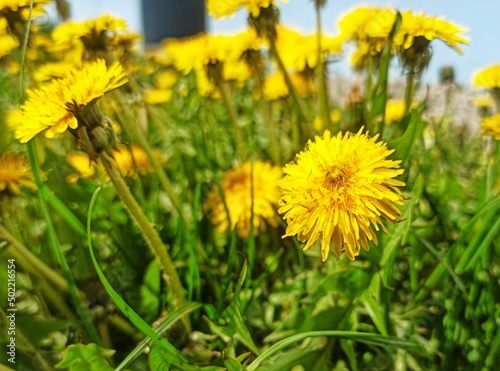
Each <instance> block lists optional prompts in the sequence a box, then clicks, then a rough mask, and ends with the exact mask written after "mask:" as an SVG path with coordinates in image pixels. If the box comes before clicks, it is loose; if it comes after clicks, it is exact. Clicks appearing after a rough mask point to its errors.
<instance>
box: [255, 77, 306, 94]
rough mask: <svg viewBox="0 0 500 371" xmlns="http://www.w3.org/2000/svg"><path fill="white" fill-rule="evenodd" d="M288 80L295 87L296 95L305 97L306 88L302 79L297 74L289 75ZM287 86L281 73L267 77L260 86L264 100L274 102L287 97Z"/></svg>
mask: <svg viewBox="0 0 500 371" xmlns="http://www.w3.org/2000/svg"><path fill="white" fill-rule="evenodd" d="M290 79H291V80H292V84H293V86H294V87H295V90H296V91H297V93H298V94H299V95H300V96H302V97H305V96H306V95H307V91H308V86H307V81H306V80H305V79H304V77H303V76H302V75H300V74H297V73H291V74H290ZM289 93H290V92H289V90H288V85H287V84H286V81H285V77H284V76H283V74H282V73H281V72H276V73H274V74H272V75H270V76H267V77H266V79H265V80H264V84H263V86H262V94H263V95H264V98H265V99H266V100H276V99H279V98H285V97H288V94H289Z"/></svg>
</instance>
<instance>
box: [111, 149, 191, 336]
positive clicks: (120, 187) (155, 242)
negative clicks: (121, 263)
mask: <svg viewBox="0 0 500 371" xmlns="http://www.w3.org/2000/svg"><path fill="white" fill-rule="evenodd" d="M101 158H102V160H103V161H102V163H103V165H104V168H105V169H106V172H107V173H108V175H109V177H110V179H111V182H112V183H113V185H114V186H115V189H116V192H117V193H118V195H119V196H120V198H121V200H122V201H123V203H124V204H125V206H126V208H127V210H128V212H129V214H130V216H131V217H132V219H133V220H134V221H135V223H136V224H137V225H138V226H139V229H140V230H141V232H142V235H143V237H144V239H145V240H146V242H147V244H148V246H149V248H150V249H151V251H152V252H153V255H154V256H155V258H156V259H157V260H158V263H159V264H160V267H161V268H162V270H163V272H164V274H165V277H166V281H167V284H168V285H169V287H170V289H171V291H172V296H173V304H174V307H176V308H178V307H179V306H181V305H182V304H184V303H185V302H186V298H185V294H184V289H183V287H182V283H181V281H180V279H179V275H178V274H177V270H176V269H175V266H174V263H173V262H172V259H171V258H170V255H169V254H168V251H167V249H166V248H165V245H164V244H163V242H162V240H161V238H160V236H159V235H158V232H157V231H156V230H155V229H154V228H153V226H152V225H151V223H150V222H149V220H148V218H147V217H146V215H145V214H144V212H143V210H142V209H141V207H140V206H139V204H138V203H137V201H136V199H135V198H134V196H133V195H132V193H131V192H130V189H129V188H128V186H127V184H126V183H125V181H124V180H123V178H122V176H121V174H120V172H119V171H118V169H117V168H116V166H115V164H114V162H113V159H112V158H111V157H109V155H107V154H106V153H103V154H102V157H101ZM183 320H184V324H185V325H186V328H187V329H188V331H190V329H191V324H190V321H189V318H187V317H184V318H183Z"/></svg>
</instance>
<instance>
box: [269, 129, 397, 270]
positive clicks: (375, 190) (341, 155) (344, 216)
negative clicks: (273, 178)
mask: <svg viewBox="0 0 500 371" xmlns="http://www.w3.org/2000/svg"><path fill="white" fill-rule="evenodd" d="M377 138H378V135H377V136H375V137H369V136H368V134H367V133H366V134H362V129H361V130H360V131H359V132H358V133H357V134H352V133H349V132H348V133H346V134H344V135H342V133H339V134H338V135H337V136H333V137H332V136H331V134H330V132H329V131H326V132H325V133H324V135H323V137H319V136H316V138H315V141H314V142H313V141H309V143H308V145H307V148H306V149H305V150H304V151H303V152H300V153H299V154H298V155H297V156H296V158H295V160H294V161H293V162H291V163H289V164H287V165H286V166H285V168H284V171H285V174H286V175H285V177H284V178H283V180H281V181H280V182H278V185H279V186H280V187H281V188H282V189H283V196H282V197H281V200H280V203H279V205H280V209H279V210H278V212H279V213H280V214H284V216H283V217H284V219H285V220H286V221H287V223H288V226H287V229H286V234H285V236H283V237H287V236H295V235H297V236H298V239H299V241H301V242H306V245H305V246H304V250H308V249H310V248H311V247H313V246H314V244H315V243H316V241H317V240H318V239H319V240H320V247H321V256H322V260H323V261H325V260H326V259H327V258H328V254H329V252H330V250H332V251H333V253H334V254H335V255H337V256H339V255H340V253H341V252H343V251H345V253H346V255H347V257H348V258H349V259H351V260H354V258H355V257H356V256H358V255H359V253H360V246H362V247H363V248H364V249H365V250H368V249H369V247H368V242H369V241H373V242H374V243H375V244H377V243H378V241H377V235H376V234H375V232H374V230H373V229H372V227H373V228H374V229H375V230H377V231H378V230H379V226H380V227H381V228H382V229H383V230H384V231H386V232H387V229H386V228H385V226H384V225H383V224H382V219H385V220H387V221H389V222H392V223H394V222H396V221H397V218H399V217H400V216H401V212H400V211H399V210H398V209H397V208H396V207H395V206H394V204H399V205H401V204H402V203H403V197H402V195H401V191H400V190H399V189H398V188H397V187H401V186H404V185H405V183H403V182H401V181H399V180H396V179H395V178H396V177H397V176H398V175H400V174H402V173H403V170H402V169H399V163H400V161H393V160H388V159H387V157H388V156H389V155H390V154H391V153H392V152H393V150H388V149H387V147H386V144H385V143H383V142H377Z"/></svg>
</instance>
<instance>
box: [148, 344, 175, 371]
mask: <svg viewBox="0 0 500 371" xmlns="http://www.w3.org/2000/svg"><path fill="white" fill-rule="evenodd" d="M149 366H150V367H151V370H155V371H169V370H170V367H171V366H172V356H171V354H170V352H169V351H168V350H166V349H165V348H163V347H162V346H160V345H156V344H153V345H152V346H151V352H150V353H149Z"/></svg>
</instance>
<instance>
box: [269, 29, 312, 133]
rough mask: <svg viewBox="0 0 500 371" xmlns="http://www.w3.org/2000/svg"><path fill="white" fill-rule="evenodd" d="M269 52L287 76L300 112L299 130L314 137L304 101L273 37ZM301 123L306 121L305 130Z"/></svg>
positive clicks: (291, 92)
mask: <svg viewBox="0 0 500 371" xmlns="http://www.w3.org/2000/svg"><path fill="white" fill-rule="evenodd" d="M269 52H270V54H271V56H272V57H273V58H274V59H275V60H276V63H277V64H278V69H279V70H280V72H281V73H282V74H283V77H284V78H285V82H286V85H287V86H288V90H289V91H290V94H291V95H292V98H293V100H294V102H295V105H296V106H297V110H298V112H299V122H298V123H297V125H298V126H299V128H298V129H299V132H301V131H302V132H303V134H304V136H305V137H307V138H311V137H312V132H311V128H310V127H309V120H308V118H307V115H306V113H305V108H304V105H303V103H302V101H301V100H300V98H299V95H298V93H297V90H296V89H295V86H294V85H293V82H292V79H291V78H290V74H289V73H288V70H287V69H286V67H285V64H284V63H283V60H282V59H281V57H280V55H279V53H278V49H277V48H276V41H275V40H274V39H272V38H270V39H269ZM300 123H305V125H303V127H302V128H303V130H300Z"/></svg>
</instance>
